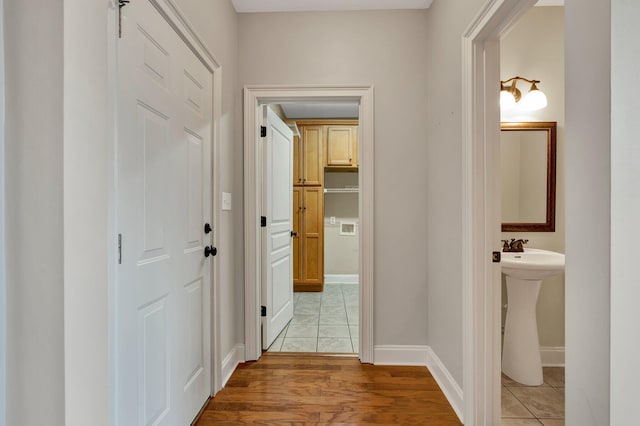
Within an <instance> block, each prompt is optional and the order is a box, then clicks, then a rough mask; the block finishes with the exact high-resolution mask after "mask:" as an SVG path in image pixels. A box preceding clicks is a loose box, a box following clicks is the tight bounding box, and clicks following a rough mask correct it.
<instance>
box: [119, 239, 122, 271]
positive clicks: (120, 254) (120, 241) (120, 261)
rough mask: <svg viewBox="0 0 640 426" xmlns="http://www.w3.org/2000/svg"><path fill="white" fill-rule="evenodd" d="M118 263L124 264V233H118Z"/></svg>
mask: <svg viewBox="0 0 640 426" xmlns="http://www.w3.org/2000/svg"><path fill="white" fill-rule="evenodd" d="M118 265H122V234H118Z"/></svg>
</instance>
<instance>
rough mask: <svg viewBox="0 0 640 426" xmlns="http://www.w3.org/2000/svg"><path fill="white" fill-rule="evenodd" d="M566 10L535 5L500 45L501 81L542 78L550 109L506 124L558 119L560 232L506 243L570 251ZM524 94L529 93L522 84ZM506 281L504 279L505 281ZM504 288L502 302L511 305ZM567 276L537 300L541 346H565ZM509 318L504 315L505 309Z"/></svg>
mask: <svg viewBox="0 0 640 426" xmlns="http://www.w3.org/2000/svg"><path fill="white" fill-rule="evenodd" d="M563 20H564V10H563V8H562V7H534V8H532V9H531V10H530V11H528V12H527V13H526V14H525V15H524V16H523V17H522V18H521V19H520V20H519V21H518V22H517V23H516V25H515V27H514V28H513V29H512V30H511V31H510V32H509V33H508V34H507V35H506V36H505V37H504V38H503V39H502V40H501V41H500V76H501V79H503V80H506V79H507V78H511V77H514V76H516V75H519V76H523V77H527V78H534V79H537V80H541V83H540V84H539V87H540V89H541V90H542V91H543V92H544V93H545V94H546V95H547V100H548V101H549V104H548V106H547V107H546V108H544V109H541V110H538V111H532V112H529V113H528V114H526V115H524V116H523V115H521V116H515V117H512V116H508V115H507V116H505V117H503V120H504V121H556V122H557V123H558V132H557V151H556V153H557V159H556V231H555V232H505V233H503V234H502V239H508V238H524V239H528V240H529V243H528V244H527V247H532V248H541V249H547V250H552V251H557V252H560V253H564V252H565V243H564V241H565V156H564V153H565V152H564V151H565V132H564V129H565V123H564V121H565V119H564V104H565V96H564V93H565V87H564V22H563ZM518 88H519V89H520V90H521V91H522V95H523V96H524V95H525V94H526V93H527V91H528V90H529V86H528V85H527V84H523V83H522V82H520V84H519V85H518ZM503 281H504V280H503ZM505 293H506V288H504V287H503V304H504V303H506V295H505ZM564 302H565V298H564V275H563V274H561V275H556V276H553V277H550V278H547V279H546V280H544V282H543V283H542V287H541V289H540V296H539V298H538V305H537V316H538V332H539V335H540V346H543V347H545V346H547V347H549V346H550V347H562V346H564V344H565V342H564ZM503 314H504V311H503Z"/></svg>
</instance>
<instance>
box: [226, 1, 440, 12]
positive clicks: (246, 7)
mask: <svg viewBox="0 0 640 426" xmlns="http://www.w3.org/2000/svg"><path fill="white" fill-rule="evenodd" d="M231 1H232V3H233V7H235V8H236V12H239V13H249V12H312V11H329V10H383V9H428V8H429V6H431V3H432V2H433V0H231Z"/></svg>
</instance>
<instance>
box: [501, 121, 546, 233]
mask: <svg viewBox="0 0 640 426" xmlns="http://www.w3.org/2000/svg"><path fill="white" fill-rule="evenodd" d="M556 127H557V124H556V122H555V121H539V122H521V123H507V122H503V123H500V128H501V132H500V166H501V176H502V231H503V232H555V229H556Z"/></svg>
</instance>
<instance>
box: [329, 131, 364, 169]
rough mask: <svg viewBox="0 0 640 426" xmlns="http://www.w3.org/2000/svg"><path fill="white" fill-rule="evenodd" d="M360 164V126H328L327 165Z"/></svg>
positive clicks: (354, 165)
mask: <svg viewBox="0 0 640 426" xmlns="http://www.w3.org/2000/svg"><path fill="white" fill-rule="evenodd" d="M357 166H358V126H327V167H357Z"/></svg>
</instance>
